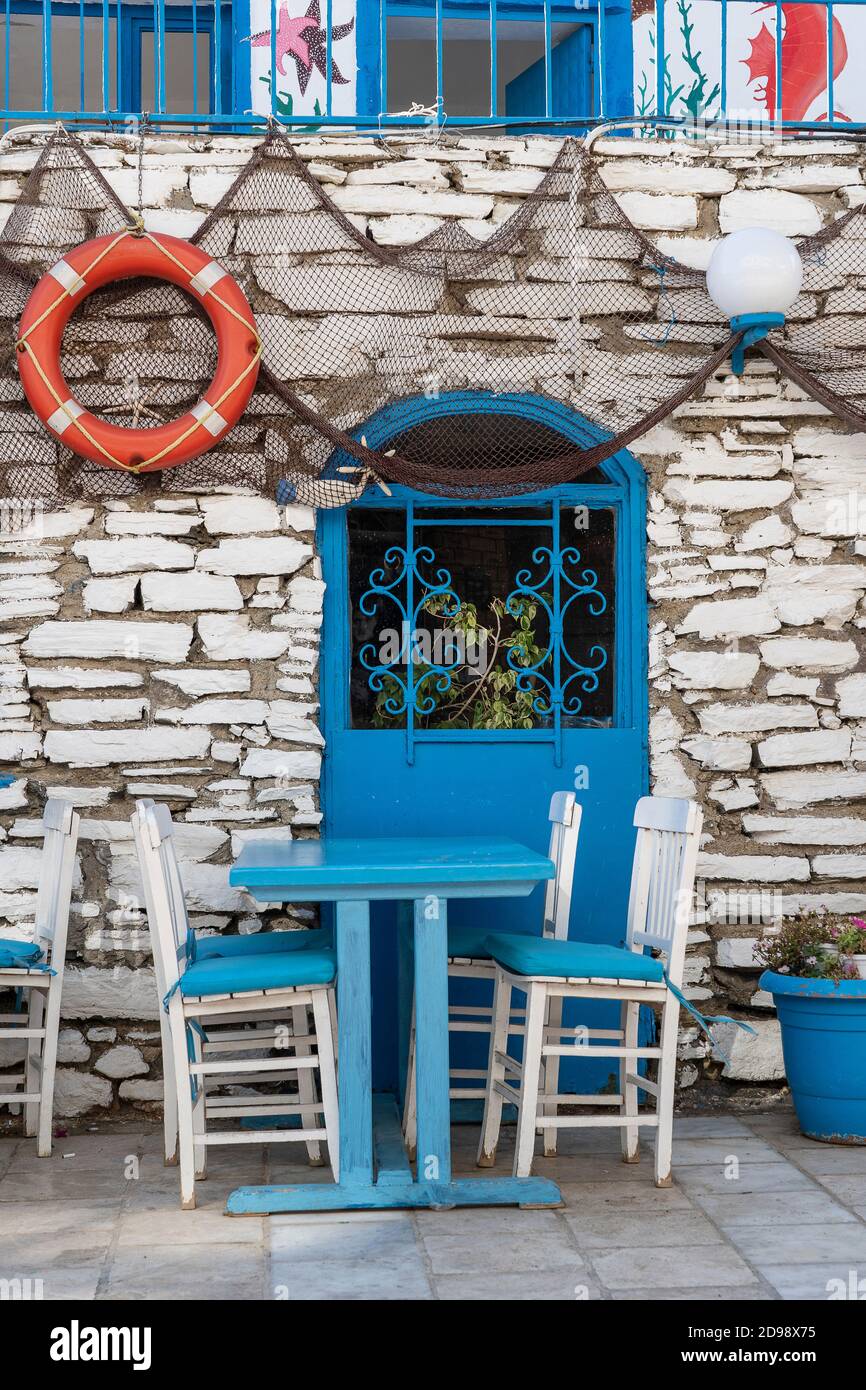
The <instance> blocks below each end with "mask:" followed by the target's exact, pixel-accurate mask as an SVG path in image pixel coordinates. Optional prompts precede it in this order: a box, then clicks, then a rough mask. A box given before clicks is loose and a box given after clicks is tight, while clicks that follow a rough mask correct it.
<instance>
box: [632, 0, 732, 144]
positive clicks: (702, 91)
mask: <svg viewBox="0 0 866 1390" xmlns="http://www.w3.org/2000/svg"><path fill="white" fill-rule="evenodd" d="M677 16H678V19H679V33H680V39H681V45H682V46H681V49H680V57H681V59H682V61H683V62H684V63H685V65H686V67H687V69H688V70H689V73H690V75H691V84H690V85H689V82H688V80H686V81H683V82H680V83H679V84H678V85H677V86H676V87H675V86H674V82H673V78H672V76H671V70H670V55H669V53H668V52H666V53H665V54H664V55H663V56H662V63H663V68H662V91H663V109H662V110H661V111H657V110H656V105H657V103H656V79H655V73H656V70H657V67H658V53H657V51H656V26H655V24H653V26H652V28H651V29H650V32H649V36H648V37H649V44H650V48H651V49H652V53H653V58H652V60H651V61H650V63H649V65H648V68H642V69H641V73H640V77H639V78H638V82H637V93H636V96H637V101H636V105H637V113H638V115H640V116H651V115H660V116H686V117H688V119H689V121H690V122H692V123H693V124H695V125H697V124H698V122H699V121H701V120H702V119H703V118H704V117H705V116H706V114H707V112H708V111H709V110H710V108H712V107H714V106H715V109H714V111H713V116H712V119H713V120H717V119H718V117H719V110H718V106H717V105H715V104H716V103H717V100H718V97H719V95H720V91H721V88H720V86H719V83H718V82H716V83H714V84H713V87H712V89H711V90H709V91H708V88H709V85H710V77H709V74H708V73H707V72H706V70H705V68H704V67H703V66H702V63H701V59H702V57H703V54H702V52H701V50H700V49H698V50H697V52H696V51H695V48H694V43H693V36H694V29H695V26H694V23H693V20H692V4H691V0H677ZM647 133H650V132H647Z"/></svg>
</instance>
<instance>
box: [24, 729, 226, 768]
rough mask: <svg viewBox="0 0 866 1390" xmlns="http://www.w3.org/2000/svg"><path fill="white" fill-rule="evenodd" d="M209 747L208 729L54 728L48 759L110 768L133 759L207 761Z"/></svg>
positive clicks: (48, 736)
mask: <svg viewBox="0 0 866 1390" xmlns="http://www.w3.org/2000/svg"><path fill="white" fill-rule="evenodd" d="M209 744H210V737H209V735H208V731H207V730H206V729H168V728H147V729H117V730H111V731H109V730H104V731H103V730H97V729H75V730H70V731H69V732H66V731H64V730H59V729H50V730H49V731H48V733H47V734H46V735H45V756H46V758H47V759H48V761H49V762H52V763H67V764H68V765H69V766H70V767H108V766H109V765H110V764H111V763H123V762H128V761H129V759H130V758H203V757H205V756H206V755H207V751H208V746H209Z"/></svg>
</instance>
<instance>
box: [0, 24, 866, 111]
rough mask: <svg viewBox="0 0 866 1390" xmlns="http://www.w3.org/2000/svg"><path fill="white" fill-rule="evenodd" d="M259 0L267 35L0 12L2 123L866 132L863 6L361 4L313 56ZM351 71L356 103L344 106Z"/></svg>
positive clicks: (221, 27) (246, 28) (308, 44)
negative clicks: (843, 91) (734, 102)
mask: <svg viewBox="0 0 866 1390" xmlns="http://www.w3.org/2000/svg"><path fill="white" fill-rule="evenodd" d="M252 3H253V5H254V16H255V18H254V20H253V21H252V22H251V17H250V9H251V0H182V3H178V4H175V3H173V2H172V0H143V3H139V2H138V0H0V22H3V24H4V26H5V28H4V34H3V42H2V55H3V83H2V108H0V122H3V123H4V124H5V125H6V127H7V128H8V125H9V124H10V123H13V122H15V123H20V122H31V121H33V122H36V121H40V120H45V119H51V120H56V119H60V120H63V121H66V122H70V123H80V124H87V125H96V126H102V127H105V126H122V125H124V124H128V123H131V122H135V121H137V120H139V119H140V117H141V115H142V113H143V110H144V109H145V108H146V109H147V118H148V121H149V122H150V123H152V124H153V125H156V126H169V125H180V126H183V125H189V124H192V125H196V126H205V127H213V128H215V129H220V128H233V129H244V128H247V127H255V126H260V125H261V124H262V123H263V121H264V120H266V119H267V116H268V114H269V113H270V114H271V115H273V116H274V117H275V118H276V119H277V120H279V121H281V122H282V123H285V124H289V125H291V126H292V127H293V128H299V129H302V128H309V127H322V126H336V127H339V126H344V127H345V126H350V127H355V128H361V129H370V128H375V129H386V128H388V127H390V126H406V125H413V126H425V125H439V124H445V125H453V126H458V127H465V126H495V127H502V128H505V129H512V130H518V131H520V130H530V129H537V130H544V129H550V130H562V129H570V130H574V131H577V132H580V131H583V130H588V129H590V128H592V127H593V126H595V125H597V124H598V123H599V122H604V121H609V120H619V121H630V120H631V121H634V120H635V119H639V120H640V121H641V122H643V123H646V124H648V125H652V124H656V123H660V122H662V121H665V122H667V123H679V124H682V125H688V126H692V127H697V126H699V125H701V124H708V125H713V124H715V123H720V124H724V123H726V122H729V121H730V120H731V119H733V120H735V121H736V122H737V123H739V122H741V121H744V120H747V119H751V120H752V121H753V122H763V123H771V124H774V125H778V126H780V127H784V128H791V127H796V128H798V129H806V130H828V129H831V130H833V129H835V130H844V131H846V132H847V133H851V132H852V131H856V130H858V129H861V128H862V127H861V126H860V125H859V124H858V123H857V122H852V121H851V120H849V119H847V117H846V116H845V115H844V114H843V113H839V112H837V110H836V100H835V96H836V83H837V79H838V77H839V74H840V72H841V69H842V67H843V66H844V65H845V62H846V61H847V62H848V63H857V62H862V61H863V60H862V59H861V58H860V56H859V52H860V46H859V43H858V42H857V38H856V37H853V38H852V41H851V42H849V43H847V44H846V41H845V37H844V34H843V31H842V28H841V20H840V16H844V15H845V13H846V12H847V13H848V14H849V15H850V14H852V13H853V12H855V11H856V10H857V7H859V6H862V5H864V4H866V0H818V3H814V2H813V0H650V8H649V12H648V13H647V14H646V18H645V20H638V21H637V22H636V23H633V21H632V5H631V0H358V3H357V5H356V8H355V14H354V18H353V19H352V21H351V23H349V22H347V15H346V6H345V5H338V4H337V3H336V0H319V17H318V24H317V27H316V29H315V32H313V31H311V30H310V29H307V30H305V31H304V33H303V34H302V35H301V38H302V42H301V43H300V44H298V43H297V42H294V43H293V42H292V41H291V39H289V38H287V37H286V35H285V33H284V32H283V30H282V28H281V20H283V21H285V20H286V19H287V18H288V17H289V15H290V14H291V18H292V19H293V20H295V21H297V18H298V15H299V14H301V11H302V9H303V7H299V6H298V5H297V4H293V5H292V7H291V11H289V10H287V9H286V5H287V3H288V0H268V3H267V4H266V5H265V6H264V7H262V6H261V5H260V4H258V3H256V0H252ZM262 9H264V22H265V23H266V24H267V26H268V27H267V28H265V29H263V30H262V33H261V34H256V35H255V38H256V39H257V40H259V42H257V43H256V45H255V48H256V49H261V48H262V47H264V48H265V49H266V51H267V53H268V57H269V60H270V61H269V67H270V76H269V77H268V76H267V75H265V76H262V75H261V72H260V71H259V75H258V76H257V77H255V79H253V77H252V75H251V74H252V72H253V66H254V56H253V54H254V46H253V44H252V41H251V40H252V37H253V35H252V34H251V29H252V26H253V23H255V24H258V23H259V22H261V21H262V18H263V17H262ZM296 11H297V14H296ZM744 11H745V12H746V13H747V14H748V15H749V16H750V17H753V16H759V17H760V19H756V20H755V25H756V26H757V25H758V24H759V23H760V25H762V28H760V29H759V31H758V32H759V34H760V35H761V36H762V37H761V54H762V57H763V61H764V67H765V69H766V71H763V72H761V73H760V77H761V78H763V82H764V85H763V87H761V86H760V82H759V81H758V76H757V72H756V69H757V67H758V66H759V63H758V59H757V58H754V57H751V58H746V57H744V55H743V49H742V40H741V38H736V39H735V48H736V51H734V48H732V34H733V35H734V36H736V35H738V34H741V32H742V30H741V26H739V24H738V21H739V18H740V17H741V16H742V15H743V13H744ZM306 17H309V11H308V14H307V16H306ZM641 26H642V27H641ZM647 26H648V27H647ZM295 27H297V26H295ZM698 31H700V35H701V38H700V44H698V40H697V39H696V38H695V34H696V32H698ZM807 31H808V32H807ZM753 32H754V28H753ZM708 36H709V37H708ZM313 41H314V42H313ZM635 43H636V44H637V45H638V62H637V65H636V66H637V68H638V73H637V81H636V82H635V79H634V78H633V72H634V67H635V63H634V44H635ZM148 45H150V46H151V47H152V57H151V55H150V53H149V52H148ZM461 45H463V50H462V54H463V61H462V63H461V54H460V48H461ZM467 45H471V55H472V56H471V60H470V61H468V62H467V61H466V55H467V54H468V53H469V52H470V49H469V48H468V47H467ZM647 45H648V46H649V50H647ZM410 50H411V61H409V58H408V57H407V55H409V54H410ZM647 51H649V53H650V57H649V59H648V60H646V61H645V55H646V52H647ZM753 51H754V45H753ZM76 57H77V64H78V66H77V70H76V67H75V61H76ZM280 64H282V67H283V71H281V67H280ZM743 64H746V66H747V68H748V70H749V73H750V77H749V79H748V84H749V86H748V98H747V101H746V104H745V106H744V105H743V97H742V93H743V90H744V82H743V76H742V74H743ZM804 64H805V65H806V67H808V68H809V70H810V74H811V75H810V79H809V82H808V83H806V85H805V87H804V84H803V71H804ZM521 65H522V66H521ZM296 69H297V71H298V73H299V74H300V73H301V70H302V69H303V71H304V73H305V76H306V84H305V86H306V91H307V96H306V99H305V98H304V97H303V96H302V95H300V94H299V93H298V92H297V91H295V92H294V93H292V94H290V93H289V92H288V91H286V90H282V91H281V90H280V87H281V86H282V87H284V88H288V87H291V86H292V81H291V78H293V77H294V74H295V70H296ZM354 69H356V70H357V78H356V81H355V87H354V92H355V99H354V101H353V102H351V101H350V102H348V103H347V102H346V99H345V95H343V96H342V97H341V99H340V100H339V101H338V100H335V98H336V96H337V93H343V94H345V91H346V89H347V80H346V74H348V76H349V77H350V78H351V75H352V72H353V70H354ZM814 69H820V74H819V75H818V76H816V72H815V71H813V70H814ZM461 72H462V74H463V75H462V78H461V75H460V74H461ZM469 74H471V76H470V75H469ZM737 74H739V79H737V76H736V75H737ZM810 83H811V85H810ZM413 84H414V85H413ZM734 89H736V90H737V91H739V93H740V97H739V104H738V109H737V110H736V111H732V110H731V104H730V93H731V91H732V90H734ZM807 89H808V90H807ZM349 90H350V91H351V90H352V89H351V87H349ZM809 92H813V93H815V95H814V96H813V98H812V100H811V102H807V101H806V96H807V95H808V94H809ZM314 93H315V94H316V97H315V104H313V103H312V95H313V94H314ZM804 93H805V95H804ZM409 94H411V99H408V98H409ZM819 94H820V95H819ZM347 105H348V109H346V106H347ZM449 107H450V109H449ZM397 108H401V109H397ZM807 108H808V109H807ZM815 111H817V117H816V116H815V115H814V112H815Z"/></svg>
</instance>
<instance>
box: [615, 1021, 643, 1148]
mask: <svg viewBox="0 0 866 1390" xmlns="http://www.w3.org/2000/svg"><path fill="white" fill-rule="evenodd" d="M639 1018H640V1004H635V1003H634V1002H633V1001H632V1000H629V999H624V1000H623V1003H622V1008H621V1010H620V1028H621V1029H622V1035H623V1037H622V1041H623V1047H627V1048H632V1047H637V1038H638V1021H639ZM638 1065H639V1064H638V1061H637V1058H636V1057H621V1058H620V1063H619V1093H620V1095H621V1096H622V1106H621V1108H620V1114H621V1115H623V1116H631V1115H637V1113H638V1088H637V1086H634V1085H632V1083H631V1082H628V1081H626V1074H627V1072H629V1071H630V1070H631V1071H637V1068H638ZM620 1137H621V1139H622V1161H623V1163H638V1162H639V1161H640V1129H639V1128H638V1126H637V1125H623V1126H622V1129H621V1130H620Z"/></svg>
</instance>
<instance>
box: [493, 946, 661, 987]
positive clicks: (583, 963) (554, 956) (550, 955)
mask: <svg viewBox="0 0 866 1390" xmlns="http://www.w3.org/2000/svg"><path fill="white" fill-rule="evenodd" d="M487 946H488V949H489V951H490V954H491V956H492V957H493V959H494V960H495V961H498V962H499V964H500V965H502V966H504V967H505V969H506V970H510V971H512V973H513V974H515V975H552V976H555V977H557V978H560V979H576V980H587V979H592V978H593V977H596V976H599V977H601V978H602V979H605V980H649V981H651V982H652V983H654V984H655V983H659V984H660V983H661V982H662V980H663V979H664V967H663V965H662V962H661V961H660V960H655V959H654V958H653V957H652V956H644V955H639V954H638V953H637V951H626V950H624V949H623V948H622V947H620V946H603V945H600V944H599V943H597V942H594V941H552V940H550V939H549V938H544V937H538V936H488V938H487Z"/></svg>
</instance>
